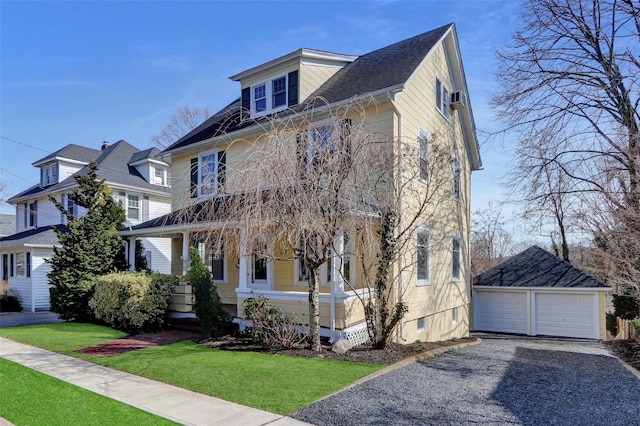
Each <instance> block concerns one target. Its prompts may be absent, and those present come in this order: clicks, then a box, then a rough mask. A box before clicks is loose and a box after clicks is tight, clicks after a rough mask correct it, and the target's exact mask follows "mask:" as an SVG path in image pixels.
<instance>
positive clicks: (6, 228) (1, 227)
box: [0, 214, 16, 237]
mask: <svg viewBox="0 0 640 426" xmlns="http://www.w3.org/2000/svg"><path fill="white" fill-rule="evenodd" d="M14 232H16V215H15V214H0V237H1V236H3V235H11V234H13V233H14Z"/></svg>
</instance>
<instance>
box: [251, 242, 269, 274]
mask: <svg viewBox="0 0 640 426" xmlns="http://www.w3.org/2000/svg"><path fill="white" fill-rule="evenodd" d="M266 252H267V245H266V244H259V245H258V248H257V249H256V250H255V252H254V253H253V255H252V256H251V282H252V283H255V282H265V281H267V278H268V276H267V275H268V274H267V263H268V259H267V257H266V255H265V253H266Z"/></svg>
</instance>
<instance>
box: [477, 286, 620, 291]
mask: <svg viewBox="0 0 640 426" xmlns="http://www.w3.org/2000/svg"><path fill="white" fill-rule="evenodd" d="M473 289H474V290H476V289H478V290H493V291H501V290H504V291H517V290H522V291H531V290H533V291H537V292H549V291H551V292H563V291H565V292H566V291H570V292H581V291H584V292H591V291H611V290H613V288H611V287H509V286H504V285H503V286H495V285H474V286H473Z"/></svg>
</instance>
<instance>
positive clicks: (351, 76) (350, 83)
mask: <svg viewBox="0 0 640 426" xmlns="http://www.w3.org/2000/svg"><path fill="white" fill-rule="evenodd" d="M452 25H453V24H447V25H444V26H442V27H440V28H436V29H434V30H431V31H428V32H426V33H424V34H420V35H417V36H415V37H412V38H410V39H407V40H403V41H400V42H398V43H395V44H392V45H390V46H387V47H383V48H382V49H378V50H375V51H373V52H370V53H367V54H365V55H363V56H360V57H358V58H357V59H356V60H355V61H353V62H351V63H349V64H347V65H346V66H345V67H344V68H342V69H340V70H339V71H338V72H336V73H335V74H334V75H333V76H332V77H331V78H330V79H329V80H327V81H326V82H325V83H324V84H323V85H322V86H320V87H319V88H318V89H317V90H316V91H315V92H314V93H312V94H311V95H310V96H309V98H308V99H305V100H303V101H302V102H300V104H299V105H298V106H297V107H295V108H293V109H292V110H286V111H284V112H281V113H279V114H277V115H279V116H285V115H288V114H291V113H292V112H300V111H302V110H304V109H305V108H307V107H308V106H309V105H310V103H313V102H315V101H316V100H317V99H318V100H322V102H324V101H327V102H329V103H330V104H331V103H335V102H339V101H342V100H347V99H350V98H353V97H354V96H358V95H365V94H367V93H372V92H376V91H378V90H382V89H385V88H388V87H393V86H396V85H398V84H402V83H405V82H406V81H407V80H408V79H409V77H411V74H412V73H413V72H414V71H415V70H416V69H417V68H418V66H419V65H420V63H421V62H422V61H423V60H424V58H425V57H426V56H427V54H428V53H429V52H430V51H431V49H433V47H434V46H435V45H436V43H437V42H438V41H439V40H440V38H442V36H443V35H444V34H445V33H446V32H447V30H448V29H449V28H450V27H451V26H452ZM240 106H241V105H240V99H236V100H235V101H233V102H232V103H230V104H229V105H227V106H226V107H224V108H223V109H222V110H220V111H219V112H217V113H216V114H214V115H213V116H211V117H210V118H209V119H207V120H206V121H205V122H204V123H202V124H201V125H200V126H198V127H197V128H196V129H194V130H192V131H191V132H189V133H188V134H186V135H185V136H183V137H182V138H180V139H179V140H177V141H176V142H175V143H173V144H172V145H171V146H169V147H168V148H167V149H165V152H167V151H171V150H174V149H177V148H181V147H184V146H187V145H191V144H193V143H196V142H200V141H202V140H206V139H209V138H211V137H213V136H218V135H221V134H224V133H231V132H234V131H236V130H239V129H242V128H244V127H247V126H250V125H251V124H254V123H256V122H259V121H265V120H268V119H269V116H266V117H261V118H260V119H258V120H242V121H241V120H240Z"/></svg>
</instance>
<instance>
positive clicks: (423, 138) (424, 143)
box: [418, 128, 429, 181]
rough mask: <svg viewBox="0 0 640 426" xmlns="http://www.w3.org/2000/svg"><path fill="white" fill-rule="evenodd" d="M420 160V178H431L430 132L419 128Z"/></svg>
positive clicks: (425, 179)
mask: <svg viewBox="0 0 640 426" xmlns="http://www.w3.org/2000/svg"><path fill="white" fill-rule="evenodd" d="M418 161H419V162H420V175H419V176H420V179H422V180H424V181H428V180H429V132H427V131H426V130H424V129H422V128H420V129H418Z"/></svg>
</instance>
